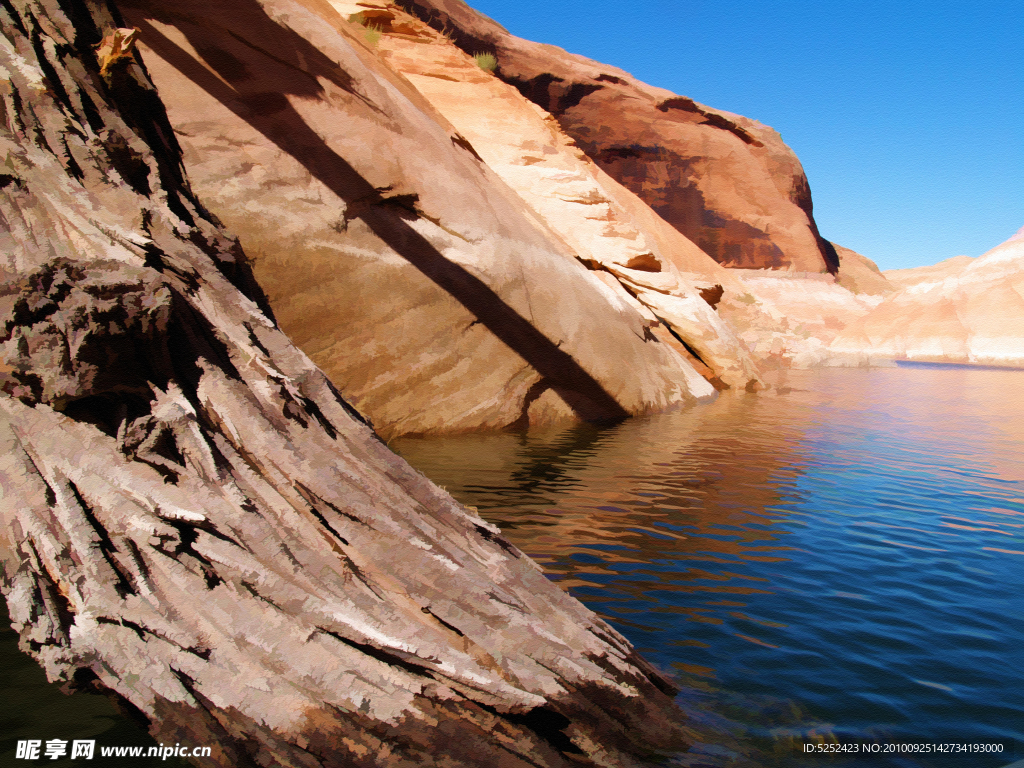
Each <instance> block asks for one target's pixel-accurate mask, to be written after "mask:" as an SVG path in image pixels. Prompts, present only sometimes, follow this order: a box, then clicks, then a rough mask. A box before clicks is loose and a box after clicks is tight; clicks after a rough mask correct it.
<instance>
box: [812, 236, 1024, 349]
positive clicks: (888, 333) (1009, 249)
mask: <svg viewBox="0 0 1024 768" xmlns="http://www.w3.org/2000/svg"><path fill="white" fill-rule="evenodd" d="M884 274H885V276H886V277H887V278H888V279H889V280H890V282H892V283H894V284H895V285H896V286H897V287H898V288H899V289H900V290H898V291H897V292H895V293H892V294H890V295H889V296H887V297H886V298H885V301H883V302H881V303H880V304H879V305H878V306H877V307H875V308H874V309H873V310H872V311H871V312H870V313H868V314H867V315H865V316H864V317H862V318H859V319H857V320H856V321H854V322H852V323H850V325H849V326H848V327H846V328H845V329H844V330H843V332H842V333H841V334H840V335H839V336H838V337H837V338H836V339H835V340H834V341H833V342H832V344H831V348H830V352H831V353H832V355H834V356H835V358H836V361H837V362H839V363H842V364H849V365H856V364H860V365H865V364H871V363H879V362H884V361H887V360H894V359H895V360H901V359H902V360H922V361H931V362H949V363H978V364H987V365H1010V366H1020V365H1024V333H1022V331H1021V329H1022V328H1024V229H1021V230H1020V231H1019V232H1018V233H1017V234H1016V235H1014V236H1013V237H1011V238H1010V239H1009V240H1007V241H1006V242H1005V243H1003V244H1002V245H999V246H997V247H995V248H993V249H992V250H991V251H988V252H987V253H985V254H984V255H982V256H979V257H978V258H977V259H970V258H967V257H965V256H958V257H956V258H954V259H948V260H946V261H944V262H941V263H940V264H936V265H934V266H929V267H919V268H917V269H906V270H893V271H892V272H886V273H884Z"/></svg>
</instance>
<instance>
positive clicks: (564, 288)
mask: <svg viewBox="0 0 1024 768" xmlns="http://www.w3.org/2000/svg"><path fill="white" fill-rule="evenodd" d="M124 12H125V13H126V16H127V20H128V22H129V23H130V24H131V25H133V26H136V27H138V28H139V29H140V30H141V32H140V35H139V43H138V45H139V47H140V49H142V50H143V52H144V55H145V56H146V61H147V63H148V65H149V67H150V71H151V72H152V74H153V78H154V82H155V83H156V85H157V87H158V88H159V90H160V93H161V95H162V97H163V99H164V102H165V103H166V104H167V108H168V114H169V116H170V119H171V123H172V124H173V125H174V127H175V130H176V131H177V132H178V134H179V139H180V141H181V143H182V145H183V148H184V158H185V162H186V165H187V166H188V168H189V173H190V176H191V178H192V182H193V184H194V185H195V188H196V190H197V192H198V193H199V194H200V196H201V197H202V199H203V200H204V201H205V203H206V204H207V205H209V207H210V209H211V210H212V211H213V212H214V213H215V214H216V215H217V216H218V217H219V218H220V219H221V220H222V221H224V222H225V224H227V225H228V226H229V227H230V228H231V229H232V231H233V232H235V233H236V234H237V235H239V236H240V238H241V240H242V242H243V243H244V244H245V247H246V251H247V253H249V254H250V256H251V258H252V260H253V265H254V272H255V275H256V277H257V279H258V280H259V282H260V284H261V285H262V286H263V288H264V289H265V290H266V292H267V295H268V298H269V300H270V302H271V304H272V305H273V307H274V312H275V314H276V316H277V318H278V320H279V322H280V323H281V327H282V329H283V330H284V331H285V332H286V333H288V334H289V336H290V337H291V338H292V339H293V340H294V341H295V343H296V344H297V345H298V346H299V347H300V348H302V349H303V350H304V351H306V352H307V353H308V354H309V355H310V356H311V358H312V359H313V360H314V362H316V363H317V364H318V365H320V366H321V367H322V368H323V370H324V371H325V372H326V373H327V374H328V376H329V377H330V378H331V380H332V381H333V382H334V383H335V384H336V385H337V386H338V387H339V388H340V389H341V390H342V391H343V392H344V393H345V396H346V398H348V399H350V401H351V402H352V403H353V405H355V406H356V407H357V408H358V409H359V411H360V412H361V413H364V414H365V415H366V416H367V417H368V418H369V419H370V420H371V421H372V423H373V424H374V426H375V427H376V429H377V431H378V432H379V433H380V434H381V435H382V436H384V437H385V438H389V437H391V436H393V435H395V434H402V433H429V432H438V431H442V430H445V431H453V430H466V429H477V428H500V427H505V426H508V425H512V424H526V423H536V422H545V421H555V420H561V419H567V418H572V417H573V416H574V415H575V417H577V418H583V419H586V420H591V421H601V420H615V419H620V418H622V417H624V416H627V415H631V414H641V413H648V412H653V411H659V410H663V409H665V408H669V407H673V406H677V405H680V404H685V403H689V402H693V401H694V400H696V399H698V398H703V397H710V396H713V394H714V390H713V388H712V387H711V385H709V384H708V383H707V382H706V381H704V380H703V379H701V378H700V376H698V375H697V373H696V372H695V371H694V369H693V367H692V365H691V364H690V362H688V361H687V359H686V356H685V350H682V351H680V350H677V349H674V348H673V346H672V344H669V343H663V342H662V341H660V340H659V339H658V337H656V336H654V335H653V334H652V333H650V332H649V326H650V325H651V319H650V316H649V313H645V312H644V311H643V309H642V308H641V307H639V306H638V305H637V302H635V301H633V300H632V298H631V297H630V296H628V295H626V294H625V293H624V292H623V291H621V290H618V291H614V290H612V289H611V288H610V287H609V286H608V285H606V284H605V283H604V282H602V279H601V277H600V276H598V275H597V274H596V273H594V272H593V271H590V270H588V269H587V267H586V266H585V265H584V264H583V263H582V262H581V261H580V260H579V259H577V258H575V255H576V254H574V253H573V250H572V249H571V248H570V247H569V246H568V245H567V244H566V242H565V241H564V240H563V239H562V238H560V237H559V236H558V235H556V234H555V233H554V232H552V231H551V229H550V228H549V227H548V226H546V225H545V224H544V222H543V221H541V220H539V219H538V217H537V215H536V214H535V212H534V211H532V210H530V208H529V207H528V206H527V205H526V203H524V201H523V200H522V199H521V198H520V197H519V196H518V195H517V194H516V193H515V192H514V191H513V190H512V189H510V188H509V187H508V185H507V184H506V183H504V182H503V181H502V179H501V178H499V176H498V175H496V174H495V173H494V172H493V171H492V170H491V169H490V168H489V167H488V166H487V164H486V163H485V162H483V160H482V159H481V157H480V153H479V152H478V150H477V149H476V148H475V147H474V145H473V143H472V142H471V141H469V140H467V138H466V137H465V136H464V135H463V134H461V133H459V131H458V130H457V129H456V128H454V127H453V126H452V125H451V124H450V123H449V122H448V121H447V120H445V119H444V118H443V117H442V116H441V115H439V114H438V112H437V111H436V110H435V109H434V107H432V106H431V105H430V104H429V103H428V101H427V100H426V99H425V98H424V97H423V95H421V94H420V93H419V92H418V91H417V90H416V89H415V88H414V87H413V86H412V85H410V83H409V82H408V81H407V80H406V79H405V78H403V77H401V76H400V75H399V74H397V73H396V72H395V71H394V70H392V69H391V68H390V67H388V66H387V64H385V63H384V62H383V61H382V60H381V58H380V56H379V55H378V51H377V50H376V49H374V48H373V47H372V46H371V45H370V43H369V42H368V40H367V39H366V37H365V36H364V32H365V30H364V28H362V27H359V26H358V25H356V24H353V23H349V22H348V21H347V20H346V19H345V18H343V17H342V15H340V14H339V13H338V12H337V11H336V10H335V9H333V8H332V7H331V6H329V5H327V4H325V3H321V2H318V0H259V2H257V0H247V1H246V2H235V3H232V4H230V5H221V4H214V5H212V6H211V5H210V4H209V3H206V2H201V0H182V1H181V2H177V3H173V4H167V3H162V2H152V1H151V0H128V2H127V3H125V5H124ZM410 21H414V20H411V19H410ZM379 23H380V24H383V23H384V20H383V19H381V20H380V22H379ZM416 23H417V24H418V25H419V27H420V28H422V29H424V30H426V31H427V32H430V34H431V35H433V32H431V31H430V30H429V29H427V28H426V26H425V25H423V24H421V23H419V22H416ZM407 27H408V28H407ZM407 27H402V32H401V34H402V35H406V36H409V37H415V35H416V34H419V33H418V32H416V28H415V25H407ZM390 29H392V27H391V26H388V27H387V28H386V30H385V31H387V30H390ZM414 33H415V34H414ZM474 68H475V70H476V72H477V73H478V74H480V75H483V74H484V73H483V72H482V71H481V70H480V69H479V68H476V67H475V65H474ZM488 77H489V76H488ZM737 378H739V376H738V375H737Z"/></svg>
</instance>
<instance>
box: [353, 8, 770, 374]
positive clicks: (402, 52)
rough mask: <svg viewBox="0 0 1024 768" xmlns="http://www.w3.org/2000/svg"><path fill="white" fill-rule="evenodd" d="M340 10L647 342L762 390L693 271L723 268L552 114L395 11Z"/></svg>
mask: <svg viewBox="0 0 1024 768" xmlns="http://www.w3.org/2000/svg"><path fill="white" fill-rule="evenodd" d="M333 5H334V8H335V9H336V10H338V11H340V12H342V13H343V15H345V14H346V13H347V14H348V15H349V17H350V18H351V17H357V16H358V17H361V18H362V19H363V20H364V23H369V24H371V25H376V26H377V27H378V28H380V29H381V36H380V37H379V38H378V40H377V43H376V48H377V49H378V50H379V51H380V53H381V55H382V56H383V58H384V59H385V61H386V62H387V63H388V65H389V66H391V67H392V68H393V69H394V70H395V71H397V72H399V73H400V74H402V75H403V76H405V77H406V78H407V79H408V80H409V81H410V82H411V83H412V84H413V85H414V86H415V87H416V89H417V90H418V91H419V92H420V93H421V94H422V95H423V96H424V97H425V98H426V99H427V100H428V101H429V102H430V103H431V105H432V106H434V107H435V108H436V109H437V110H438V111H439V112H441V114H442V115H443V116H444V117H445V118H446V119H447V120H449V121H450V122H451V124H452V125H453V126H454V127H455V129H456V130H457V131H458V132H459V135H461V136H464V137H465V138H466V139H467V140H468V141H469V142H470V144H472V146H473V148H474V149H475V151H476V152H477V153H478V154H479V155H480V157H481V159H483V160H484V161H485V162H486V163H487V165H488V166H489V167H490V168H491V169H492V170H493V171H494V172H495V173H497V175H498V176H499V177H500V178H501V179H502V180H503V181H504V182H505V183H507V184H508V185H509V187H511V188H512V189H513V190H514V191H515V192H516V193H517V194H518V195H519V196H520V197H522V199H523V201H524V202H525V203H526V204H527V206H529V208H530V210H531V211H532V212H533V213H535V214H536V215H537V216H538V217H539V218H540V219H541V220H542V221H543V222H544V223H545V224H546V225H547V227H548V228H549V230H550V231H551V233H552V235H553V236H557V237H559V238H560V239H561V240H562V241H564V242H565V244H566V245H567V246H568V247H569V249H570V250H571V251H572V253H573V254H574V255H575V256H576V258H577V259H578V260H580V261H581V262H582V263H583V264H585V265H586V266H587V267H588V268H589V269H591V270H594V271H596V272H597V273H598V275H597V276H598V277H599V278H601V279H602V282H603V283H604V284H605V285H607V286H608V287H609V288H610V289H611V290H612V291H613V292H614V293H615V294H616V296H617V297H618V298H619V300H621V301H624V302H626V303H627V304H630V305H631V306H633V307H634V308H635V309H636V311H637V312H638V313H640V314H641V315H643V316H644V317H646V318H647V319H648V329H649V334H650V335H651V336H653V337H654V338H656V339H658V340H660V341H662V342H665V343H667V344H669V345H672V346H675V347H676V348H677V349H678V350H679V351H680V352H681V354H683V355H684V356H689V357H691V361H692V362H693V363H694V365H695V366H696V367H697V368H698V370H701V371H702V372H703V373H705V375H706V376H707V378H709V379H710V380H711V381H713V382H714V383H715V384H716V385H718V386H719V387H726V388H728V387H741V388H745V387H747V386H748V385H751V386H753V385H754V384H756V383H757V377H758V371H757V367H756V365H755V364H754V361H753V360H752V359H751V357H750V355H749V352H748V351H747V350H746V348H745V347H744V345H743V344H742V343H740V342H739V341H738V339H737V338H736V336H735V334H734V333H733V332H732V330H731V329H730V328H729V327H728V325H727V324H726V323H725V322H723V321H722V319H721V318H720V317H719V316H718V315H717V314H716V313H715V312H714V311H713V309H712V307H711V306H710V305H709V302H708V301H706V300H705V299H703V298H702V297H701V294H700V290H699V289H698V288H697V287H696V285H695V284H694V282H693V280H694V276H693V275H692V274H690V272H691V271H692V272H695V273H697V275H704V276H710V277H712V278H713V277H716V276H719V273H721V272H722V271H723V270H722V268H721V267H719V265H718V264H717V263H715V262H714V261H713V260H712V259H710V258H709V257H708V256H707V254H705V253H704V252H703V251H701V250H700V249H699V248H698V247H697V246H696V245H694V244H693V243H692V242H691V241H690V240H688V239H687V238H686V237H685V236H683V235H681V234H680V233H679V232H677V231H675V230H674V229H672V228H671V227H669V226H667V225H666V224H665V222H664V220H663V219H661V218H660V217H659V216H657V215H656V214H654V213H653V212H652V211H651V209H650V208H649V207H648V206H646V205H645V204H644V202H643V201H642V200H640V199H639V198H638V197H637V196H636V195H634V194H633V193H632V192H630V191H629V190H627V189H625V188H624V187H623V186H622V185H620V184H619V183H618V182H616V181H615V180H613V179H612V178H610V177H609V176H608V175H607V174H606V173H604V172H603V171H601V169H600V168H598V167H597V166H596V165H595V164H594V162H593V161H592V160H591V159H590V158H589V157H587V155H586V154H584V153H583V152H582V151H581V150H580V149H579V148H578V147H576V146H575V142H574V141H573V140H572V139H570V138H569V137H568V136H566V135H565V133H564V132H563V131H562V130H561V128H560V127H559V125H558V123H557V121H556V120H555V119H554V118H553V117H552V116H551V115H550V114H548V113H547V112H545V111H543V110H542V109H540V108H539V107H537V106H536V105H535V104H533V103H531V102H530V101H528V100H527V99H525V98H524V97H523V96H522V95H521V94H520V93H519V91H517V90H516V89H515V88H513V87H512V86H510V85H508V84H506V83H503V82H502V81H501V80H499V79H498V78H496V77H494V76H493V75H491V74H490V73H489V72H486V71H483V70H482V69H481V68H480V66H479V65H478V64H477V63H476V61H474V59H473V58H472V57H470V56H469V55H467V54H466V53H465V52H463V51H461V50H460V49H459V48H458V47H456V46H455V45H454V44H453V43H452V42H451V41H450V40H448V38H446V37H444V36H443V35H441V34H440V33H438V32H436V31H435V30H433V29H431V28H430V27H428V26H427V25H426V24H424V23H423V22H421V21H419V20H418V19H416V18H414V17H411V16H409V15H408V14H406V13H404V12H403V11H402V10H401V9H399V8H398V7H397V6H394V5H390V4H384V3H380V4H371V3H368V2H362V3H359V4H351V5H344V4H342V3H340V2H335V3H333ZM719 279H721V278H719ZM696 280H697V282H704V283H705V284H706V283H707V280H702V278H701V277H697V278H696ZM645 333H646V332H645Z"/></svg>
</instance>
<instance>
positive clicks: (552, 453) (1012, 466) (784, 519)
mask: <svg viewBox="0 0 1024 768" xmlns="http://www.w3.org/2000/svg"><path fill="white" fill-rule="evenodd" d="M787 388H788V389H787ZM392 447H393V448H396V449H397V450H399V452H400V453H402V455H403V456H405V457H406V458H407V459H408V460H409V461H410V462H411V463H412V464H413V465H415V466H416V467H418V468H419V469H421V470H422V471H423V472H424V473H425V474H427V475H428V476H429V477H431V478H432V479H433V480H435V481H436V482H437V483H439V484H441V485H443V486H445V487H446V488H447V489H448V490H449V491H450V492H451V493H453V494H454V495H455V496H456V497H457V498H459V499H460V500H461V501H463V502H465V503H468V504H472V505H474V506H476V507H478V508H479V510H480V513H481V514H482V515H483V516H484V517H485V518H487V519H488V520H490V521H492V522H494V523H496V524H498V525H500V526H501V527H502V529H503V530H504V532H505V534H506V536H507V537H508V538H509V539H511V540H512V541H513V542H514V543H515V544H516V545H517V546H519V547H520V548H521V549H523V550H524V551H525V552H527V553H528V554H529V555H530V556H532V557H533V558H535V559H536V560H538V561H539V562H540V563H541V564H542V566H543V567H544V568H545V570H546V571H547V573H548V574H550V576H551V578H553V579H555V580H557V581H558V582H560V583H561V584H562V585H563V586H564V587H565V588H566V589H568V590H569V591H570V592H571V593H572V594H573V595H575V596H576V597H578V598H579V599H580V600H582V601H583V602H584V603H586V604H587V605H588V606H589V607H591V608H592V609H593V610H595V611H596V612H598V613H599V614H601V615H602V616H603V617H605V618H606V619H608V620H609V621H611V622H612V623H613V624H614V625H615V626H616V628H618V629H619V630H620V631H621V632H623V634H625V635H626V636H627V637H628V638H629V639H630V640H631V641H632V642H633V643H634V644H635V645H636V646H638V647H639V648H640V650H641V651H642V652H643V653H644V654H645V655H646V656H647V658H649V659H650V660H652V661H653V662H654V663H655V664H656V665H658V666H659V667H661V668H662V669H665V670H667V671H670V672H672V673H673V674H675V675H676V676H677V677H678V679H679V680H680V681H682V682H683V683H684V686H685V687H684V692H683V694H682V696H681V703H682V704H683V705H684V707H685V708H686V709H687V710H689V711H690V712H691V716H692V718H693V720H694V722H695V723H697V724H699V725H701V726H702V727H706V728H707V729H708V733H709V734H710V735H709V737H708V740H709V745H708V746H704V747H699V748H698V750H704V752H706V753H707V754H708V757H706V758H702V759H703V760H705V761H706V762H702V763H700V764H702V765H703V764H708V765H719V764H721V765H724V764H727V762H728V759H729V755H730V754H747V755H750V756H753V757H755V758H757V760H758V761H759V762H761V763H764V764H773V765H794V766H796V765H799V766H812V765H826V764H827V765H840V764H846V763H844V762H843V761H841V760H840V761H836V760H829V759H826V758H821V757H811V756H803V755H798V754H796V753H795V752H794V749H793V747H792V740H793V739H796V740H797V741H798V742H799V741H800V740H805V741H806V740H810V739H812V738H813V737H814V736H815V735H817V736H820V737H823V738H825V739H829V738H831V737H832V736H835V737H836V738H838V739H840V740H843V739H856V738H874V739H876V740H877V741H878V742H880V743H888V742H916V743H929V744H930V743H948V742H957V743H965V742H966V743H993V742H997V741H998V742H1001V743H1002V744H1004V745H1005V749H1006V751H1004V752H1003V753H1002V754H1001V755H995V756H986V755H970V756H963V755H961V756H957V757H951V758H946V757H936V756H931V757H916V758H913V759H911V758H907V757H888V756H881V755H880V756H873V757H860V758H858V759H856V760H854V761H851V762H849V764H850V765H858V766H863V767H864V768H874V767H875V766H879V767H881V766H885V767H887V768H888V767H889V766H892V767H893V768H896V767H897V766H943V767H945V766H962V767H963V768H968V767H969V768H974V767H975V766H977V767H979V768H997V767H998V766H1003V765H1006V764H1008V763H1011V762H1013V761H1014V760H1018V759H1022V758H1024V372H1021V371H993V370H979V369H966V368H953V367H901V368H892V369H875V370H826V371H813V372H792V373H790V374H788V375H787V379H786V380H785V381H784V382H783V387H782V388H780V389H779V390H776V391H775V392H769V393H767V394H762V395H756V396H755V395H735V396H723V397H721V398H719V399H718V400H717V401H716V402H715V403H712V404H709V405H706V406H700V407H698V408H694V409H690V410H687V411H685V412H681V413H676V414H670V415H665V416H658V417H653V418H649V419H643V420H633V421H630V422H626V423H624V424H621V425H619V426H616V427H614V428H610V429H603V430H599V429H593V428H589V427H581V428H574V429H569V430H561V431H553V432H544V433H533V432H531V433H527V434H497V435H467V436H459V437H449V438H422V439H404V440H396V441H394V442H393V443H392ZM723 730H724V731H727V732H728V734H729V735H730V738H733V737H734V738H735V741H734V742H730V741H729V739H725V738H717V739H716V737H715V736H714V734H715V733H716V732H718V733H720V732H721V731H723ZM714 741H717V743H718V744H719V745H721V744H730V745H731V746H729V748H728V750H727V751H722V750H721V749H720V748H719V749H718V750H717V757H716V747H714V746H711V745H710V743H711V742H714ZM1014 745H1016V746H1014ZM1013 749H1015V750H1016V751H1015V752H1013V751H1011V750H1013ZM716 759H717V760H718V762H716Z"/></svg>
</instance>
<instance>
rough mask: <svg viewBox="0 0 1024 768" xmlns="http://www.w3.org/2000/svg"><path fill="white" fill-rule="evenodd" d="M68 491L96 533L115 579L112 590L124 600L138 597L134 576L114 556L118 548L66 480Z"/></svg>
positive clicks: (89, 507)
mask: <svg viewBox="0 0 1024 768" xmlns="http://www.w3.org/2000/svg"><path fill="white" fill-rule="evenodd" d="M66 482H67V487H68V490H70V491H71V494H72V495H73V496H74V497H75V501H76V502H77V504H78V506H79V509H80V510H81V512H82V516H83V517H84V518H85V519H86V521H88V523H89V525H90V526H92V529H93V531H95V533H96V537H97V538H98V539H99V550H100V552H102V553H103V557H104V559H105V560H106V561H107V562H108V563H109V564H110V567H111V569H113V571H114V574H115V575H116V579H115V581H114V585H113V586H114V590H115V591H116V592H117V595H118V597H120V598H121V599H122V600H124V599H125V598H126V597H128V595H138V594H139V587H138V584H136V583H135V576H134V575H133V574H132V573H131V572H130V571H128V569H127V568H125V567H124V566H123V565H121V563H120V562H119V561H118V560H117V558H116V557H115V556H114V553H115V552H118V551H119V550H118V548H117V547H116V546H115V545H114V542H113V541H112V540H111V538H110V534H109V533H107V529H106V528H104V527H103V525H102V524H101V523H100V521H99V520H98V519H97V518H96V514H95V513H94V512H93V509H92V507H91V506H90V505H89V503H88V502H86V500H85V498H84V497H83V496H82V493H81V491H79V489H78V486H77V485H75V484H74V483H73V482H71V481H70V480H66Z"/></svg>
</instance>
